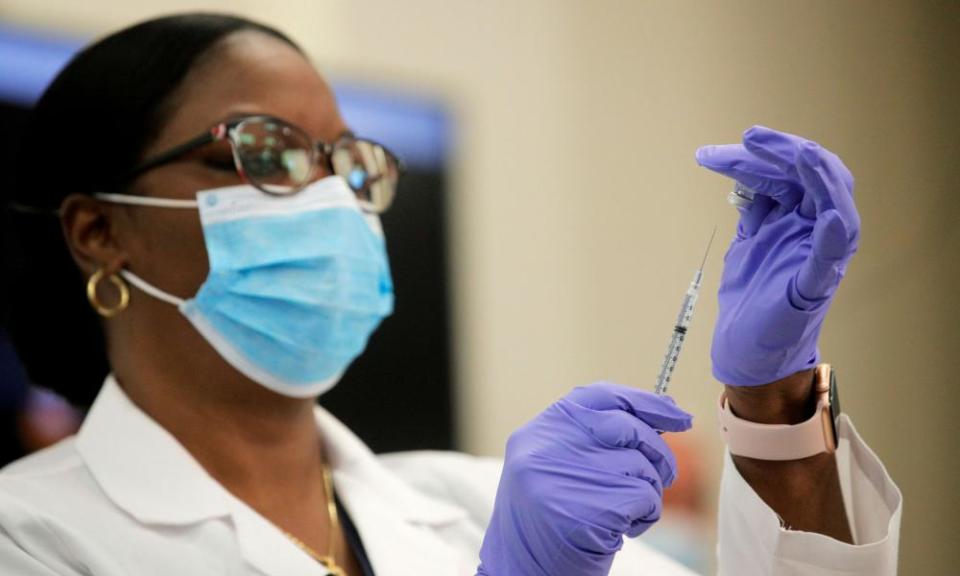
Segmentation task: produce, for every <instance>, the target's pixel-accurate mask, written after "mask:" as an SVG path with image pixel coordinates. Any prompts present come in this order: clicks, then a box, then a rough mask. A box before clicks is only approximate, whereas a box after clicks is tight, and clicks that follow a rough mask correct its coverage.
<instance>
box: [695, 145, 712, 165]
mask: <svg viewBox="0 0 960 576" xmlns="http://www.w3.org/2000/svg"><path fill="white" fill-rule="evenodd" d="M712 150H713V146H701V147H699V148H697V151H696V152H694V154H693V157H694V159H695V160H696V161H697V165H698V166H705V163H706V158H707V156H709V155H710V152H711V151H712Z"/></svg>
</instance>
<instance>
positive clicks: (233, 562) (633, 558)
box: [0, 378, 901, 576]
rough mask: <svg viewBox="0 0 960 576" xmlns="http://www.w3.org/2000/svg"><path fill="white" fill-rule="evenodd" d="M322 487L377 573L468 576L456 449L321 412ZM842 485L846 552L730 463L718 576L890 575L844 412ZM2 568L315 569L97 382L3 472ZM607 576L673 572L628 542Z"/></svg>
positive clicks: (893, 522)
mask: <svg viewBox="0 0 960 576" xmlns="http://www.w3.org/2000/svg"><path fill="white" fill-rule="evenodd" d="M316 418H317V425H318V427H319V428H320V429H321V430H322V434H323V438H324V441H325V443H326V449H327V450H328V454H329V456H330V460H331V466H332V468H333V476H334V483H335V486H336V490H337V492H338V494H339V495H340V499H341V501H342V503H343V505H344V507H345V508H346V509H347V511H348V512H349V514H350V516H351V518H352V519H353V522H354V524H355V525H356V528H357V530H358V531H359V533H360V536H361V539H362V541H363V544H364V547H365V549H366V552H367V555H368V557H369V559H370V562H371V564H372V566H373V568H374V571H375V572H376V574H377V575H378V576H394V575H413V574H416V575H418V576H433V575H436V576H441V575H443V576H448V575H469V574H474V572H475V569H476V565H477V555H478V550H479V548H480V543H481V541H482V538H483V532H484V528H485V525H486V522H487V520H488V518H489V516H490V513H491V510H492V506H493V501H494V495H495V492H496V485H497V479H498V477H499V464H498V463H497V462H496V461H494V460H489V459H481V458H474V457H471V456H467V455H463V454H454V453H438V452H414V453H405V454H395V455H390V456H379V457H378V456H375V455H374V454H373V453H372V452H371V451H370V450H369V449H368V448H367V447H366V446H365V445H364V444H363V443H362V442H361V441H360V440H359V439H358V438H357V437H356V436H354V435H353V434H352V433H351V432H350V431H349V430H348V429H347V428H346V427H345V426H343V424H341V423H340V422H339V421H337V420H336V419H335V418H334V417H333V416H331V415H330V414H329V413H327V412H326V411H324V410H323V409H322V408H318V409H317V411H316ZM841 435H842V438H843V440H842V447H841V451H840V458H839V463H840V469H841V478H842V484H843V489H844V495H845V502H846V505H847V511H848V513H849V516H850V518H852V522H853V528H854V533H855V535H856V537H857V541H858V543H860V545H858V546H850V545H845V544H842V543H839V542H836V541H834V540H831V539H830V538H827V537H824V536H821V535H818V534H808V533H803V532H790V531H786V530H783V529H782V528H781V527H780V525H779V523H778V520H777V517H776V515H775V514H774V513H773V511H772V510H770V509H769V508H767V507H766V506H765V505H764V504H763V502H762V501H761V500H760V499H759V498H758V497H757V496H756V494H754V493H753V491H752V490H751V489H750V488H749V486H748V485H747V484H746V483H745V482H744V480H743V479H742V478H741V477H740V476H739V475H738V474H737V471H736V468H735V467H734V466H733V465H732V463H731V461H730V459H729V457H728V458H727V463H726V466H725V469H724V476H723V485H722V488H721V506H720V545H719V554H720V566H721V574H730V575H737V576H751V575H754V574H756V575H760V574H764V575H772V574H776V575H794V574H844V575H853V574H864V575H867V574H869V575H870V576H884V575H888V574H895V572H896V559H897V540H898V531H899V523H900V500H901V498H900V493H899V491H898V490H897V488H896V486H895V485H894V484H893V483H892V481H891V480H890V478H889V476H887V474H886V471H885V470H884V469H883V467H882V465H881V464H880V462H879V461H878V460H877V458H876V456H874V455H873V453H872V452H870V450H869V449H868V448H867V447H866V446H865V445H864V444H863V442H862V441H861V440H860V438H859V437H858V436H857V434H856V431H855V430H854V429H853V427H852V426H851V425H850V424H849V421H847V420H846V419H844V421H843V423H842V424H841ZM0 573H2V574H4V575H7V574H11V575H13V574H16V575H19V576H53V575H58V576H74V575H77V576H79V575H92V576H128V575H131V574H136V575H138V576H188V575H189V576H205V575H214V574H216V575H231V576H240V575H261V576H262V575H267V576H292V575H296V576H312V575H317V576H319V575H323V574H326V573H327V572H326V570H325V569H324V568H323V567H322V566H321V565H320V564H318V563H317V562H315V561H314V560H313V559H311V558H310V557H309V556H308V555H306V554H305V553H303V552H302V551H301V550H300V549H299V548H297V546H295V545H294V544H293V543H291V542H290V541H289V540H288V539H287V538H286V537H285V536H284V535H283V533H282V532H281V531H280V530H279V529H277V528H276V527H275V526H274V525H272V524H271V523H270V522H269V521H267V520H266V519H265V518H263V517H262V516H260V515H259V514H258V513H257V512H255V511H254V510H253V509H251V508H250V507H248V506H247V505H246V504H244V503H243V502H242V501H240V500H238V499H237V498H235V497H233V496H232V495H231V494H230V493H229V492H227V491H226V490H225V489H224V488H223V487H222V486H221V485H219V484H218V483H217V482H216V481H214V480H213V478H211V477H210V476H209V475H208V474H207V473H206V472H205V471H204V470H203V468H202V467H201V466H200V465H199V464H198V463H197V462H196V461H195V460H194V459H193V458H192V457H191V456H190V454H189V453H188V452H187V451H186V450H185V449H184V448H183V447H182V446H181V445H180V444H179V443H178V442H177V441H176V440H175V439H174V438H173V436H171V435H170V434H169V433H168V432H167V431H166V430H165V429H163V428H161V427H160V426H159V425H158V424H156V423H155V422H154V421H153V420H151V419H150V418H149V417H148V416H147V415H146V414H144V413H143V412H142V411H140V410H139V409H138V408H137V407H136V406H135V405H134V404H133V403H132V402H131V401H130V400H129V399H128V398H127V396H126V395H125V394H124V393H123V391H122V389H121V388H120V387H119V386H118V385H117V383H116V382H115V381H114V380H113V379H112V378H108V379H107V382H106V383H105V385H104V387H103V390H102V391H101V393H100V395H99V397H98V398H97V401H96V402H95V404H94V406H93V407H92V409H91V411H90V413H89V415H88V417H87V419H86V420H85V422H84V424H83V427H82V429H81V430H80V432H79V433H78V434H77V436H76V437H74V438H70V439H68V440H65V441H63V442H61V443H59V444H57V445H56V446H53V447H51V448H49V449H47V450H44V451H42V452H40V453H37V454H35V455H32V456H29V457H27V458H25V459H23V460H20V461H18V462H16V463H14V464H12V465H10V466H8V467H7V468H5V469H4V470H3V471H2V472H0ZM611 574H613V575H614V576H627V575H657V576H682V575H683V576H685V575H689V574H691V572H689V571H688V570H687V569H685V568H683V567H682V566H680V565H679V564H676V563H674V562H673V561H671V560H670V559H669V558H667V557H665V556H663V555H662V554H660V553H658V552H657V551H655V550H653V549H651V548H649V547H648V546H646V545H645V544H644V543H643V540H642V538H640V539H635V540H628V541H626V542H625V545H624V548H623V550H622V551H621V552H620V554H618V555H617V558H616V560H615V561H614V567H613V570H612V572H611Z"/></svg>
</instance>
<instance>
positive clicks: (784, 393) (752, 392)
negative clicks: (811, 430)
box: [725, 368, 816, 424]
mask: <svg viewBox="0 0 960 576" xmlns="http://www.w3.org/2000/svg"><path fill="white" fill-rule="evenodd" d="M725 388H726V396H727V402H729V404H730V410H732V411H733V413H734V414H735V415H736V416H737V417H738V418H742V419H744V420H749V421H751V422H757V423H759V424H798V423H800V422H803V421H805V420H807V419H808V418H810V417H811V416H812V415H813V413H814V411H815V410H816V396H815V395H814V394H813V369H812V368H811V369H809V370H803V371H800V372H797V373H795V374H791V375H790V376H787V377H786V378H782V379H780V380H777V381H776V382H771V383H769V384H763V385H761V386H726V387H725Z"/></svg>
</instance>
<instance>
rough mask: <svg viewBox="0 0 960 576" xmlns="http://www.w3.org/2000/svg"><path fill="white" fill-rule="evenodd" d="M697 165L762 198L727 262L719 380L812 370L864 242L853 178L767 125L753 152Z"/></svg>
mask: <svg viewBox="0 0 960 576" xmlns="http://www.w3.org/2000/svg"><path fill="white" fill-rule="evenodd" d="M697 162H698V163H699V164H700V165H701V166H703V167H705V168H709V169H710V170H713V171H714V172H719V173H720V174H723V175H725V176H729V177H730V178H733V179H734V180H736V181H738V182H740V183H741V184H743V185H744V186H746V187H747V188H750V189H752V190H753V191H755V192H756V193H757V195H756V198H755V199H754V202H753V204H752V205H751V206H749V207H747V208H744V209H741V217H740V223H739V225H738V227H737V236H736V238H734V239H733V243H732V244H731V245H730V249H729V250H728V251H727V255H726V257H725V258H724V266H723V278H722V279H721V281H720V295H719V300H720V313H719V316H718V318H717V325H716V328H715V329H714V333H713V348H712V350H711V357H712V359H713V375H714V376H715V377H716V378H717V379H718V380H720V381H721V382H723V383H724V384H729V385H732V386H757V385H761V384H768V383H771V382H774V381H776V380H780V379H781V378H784V377H786V376H789V375H791V374H794V373H796V372H799V371H801V370H805V369H807V368H812V367H813V366H815V365H816V363H817V361H818V358H819V350H818V349H817V338H818V337H819V335H820V327H821V326H822V325H823V319H824V317H825V316H826V314H827V310H828V309H829V308H830V302H831V301H832V300H833V296H834V293H835V292H836V289H837V286H838V285H839V284H840V280H841V279H842V278H843V274H844V271H845V270H846V266H847V262H848V261H849V260H850V258H851V257H852V256H853V254H854V253H855V252H856V251H857V242H858V241H859V238H860V216H859V215H858V214H857V208H856V206H855V205H854V203H853V176H852V175H851V174H850V171H849V170H847V168H846V166H844V165H843V162H841V161H840V158H838V157H837V155H836V154H833V153H832V152H830V151H829V150H826V149H824V148H821V147H820V146H819V145H818V144H816V143H815V142H811V141H809V140H805V139H803V138H800V137H799V136H794V135H792V134H786V133H784V132H777V131H776V130H771V129H770V128H765V127H763V126H754V127H753V128H750V129H749V130H747V131H746V132H744V134H743V144H728V145H721V146H704V147H702V148H700V149H699V150H697Z"/></svg>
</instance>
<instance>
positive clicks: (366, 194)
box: [125, 116, 404, 214]
mask: <svg viewBox="0 0 960 576" xmlns="http://www.w3.org/2000/svg"><path fill="white" fill-rule="evenodd" d="M221 140H227V141H228V142H230V147H231V149H232V151H233V166H234V168H235V169H236V171H237V173H238V174H239V175H240V177H241V178H243V179H244V180H245V181H246V182H248V183H249V184H251V185H253V186H254V187H256V188H257V189H259V190H261V191H263V192H265V193H266V194H270V195H274V196H291V195H293V194H296V193H297V192H299V191H300V190H302V189H303V188H305V187H306V186H307V185H308V184H310V182H311V181H312V180H313V176H314V174H315V173H316V170H317V166H318V164H319V163H320V162H323V164H324V165H325V166H326V167H327V169H329V170H330V172H331V173H332V174H336V175H337V176H342V177H343V178H344V179H345V180H346V181H347V184H349V186H350V188H351V189H353V191H354V192H355V193H356V195H357V199H358V200H359V202H360V206H361V208H363V209H364V210H366V211H368V212H373V213H377V214H379V213H382V212H384V211H386V210H387V208H389V207H390V204H391V203H392V202H393V198H394V196H396V193H397V182H398V181H399V179H400V175H401V174H403V172H404V166H403V163H402V162H401V161H400V159H399V158H397V156H396V155H395V154H394V153H393V152H391V151H390V150H388V149H387V148H386V147H385V146H383V145H381V144H379V143H377V142H374V141H373V140H368V139H366V138H357V137H355V136H354V135H353V134H350V133H346V134H344V135H342V136H341V137H340V138H338V139H337V140H336V141H335V142H333V143H332V144H330V143H327V142H314V141H313V140H312V139H311V138H310V136H309V135H308V134H307V133H306V132H305V131H304V130H303V129H301V128H298V127H296V126H294V125H292V124H289V123H287V122H285V121H283V120H280V119H279V118H275V117H273V116H248V117H245V118H241V119H237V120H231V121H228V122H221V123H220V124H217V125H216V126H214V127H213V128H211V129H210V130H209V131H207V132H206V133H204V134H201V135H200V136H197V137H196V138H194V139H192V140H189V141H187V142H184V143H183V144H180V145H179V146H175V147H173V148H171V149H170V150H167V151H166V152H163V153H161V154H159V155H157V156H154V157H153V158H150V159H148V160H146V161H144V162H142V163H141V164H139V165H137V166H136V167H135V168H133V170H131V171H130V172H129V173H128V174H127V177H126V178H125V180H127V181H129V180H132V179H133V178H135V177H137V176H139V175H141V174H143V173H144V172H146V171H148V170H152V169H154V168H157V167H159V166H162V165H164V164H168V163H170V162H174V161H175V160H178V159H180V158H181V157H183V156H184V155H186V154H187V153H189V152H192V151H193V150H196V149H198V148H201V147H203V146H206V145H208V144H212V143H214V142H219V141H221Z"/></svg>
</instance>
